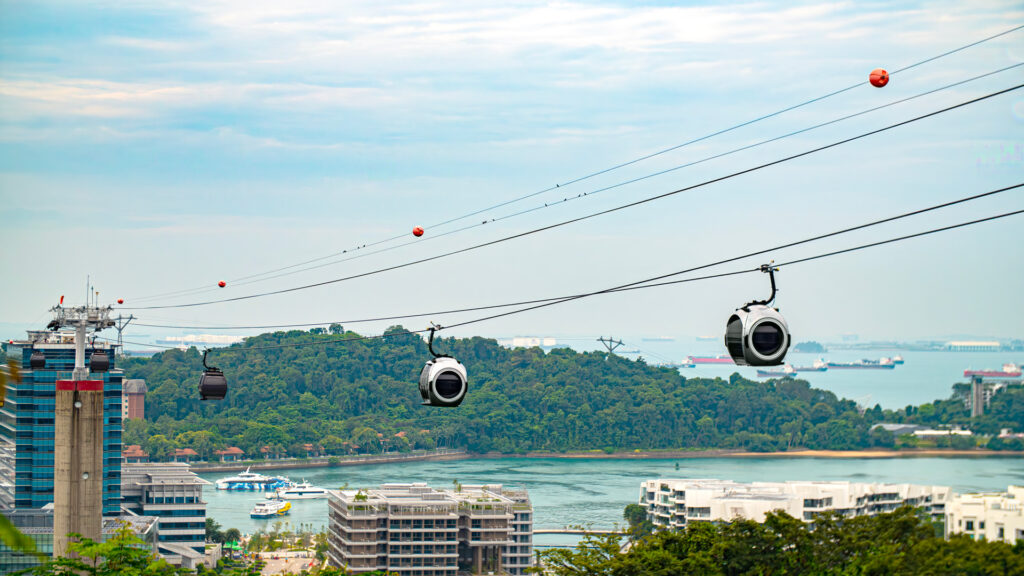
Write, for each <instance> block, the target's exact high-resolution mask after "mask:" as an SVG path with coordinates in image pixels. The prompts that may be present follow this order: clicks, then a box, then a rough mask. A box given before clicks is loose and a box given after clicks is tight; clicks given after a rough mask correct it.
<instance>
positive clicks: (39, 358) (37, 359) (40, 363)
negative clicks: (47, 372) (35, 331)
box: [28, 350, 46, 370]
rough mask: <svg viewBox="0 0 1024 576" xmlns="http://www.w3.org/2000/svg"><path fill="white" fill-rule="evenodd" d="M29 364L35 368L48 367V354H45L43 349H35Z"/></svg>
mask: <svg viewBox="0 0 1024 576" xmlns="http://www.w3.org/2000/svg"><path fill="white" fill-rule="evenodd" d="M28 365H29V367H30V368H32V369H33V370H42V369H43V368H46V354H43V351H42V350H33V351H32V356H30V357H29V359H28Z"/></svg>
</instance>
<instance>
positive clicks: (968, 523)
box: [964, 520, 974, 532]
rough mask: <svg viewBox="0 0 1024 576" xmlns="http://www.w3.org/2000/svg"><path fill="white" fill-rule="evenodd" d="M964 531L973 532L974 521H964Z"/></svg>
mask: <svg viewBox="0 0 1024 576" xmlns="http://www.w3.org/2000/svg"><path fill="white" fill-rule="evenodd" d="M964 530H966V531H968V532H974V520H964Z"/></svg>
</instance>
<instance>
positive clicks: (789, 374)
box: [757, 364, 797, 378]
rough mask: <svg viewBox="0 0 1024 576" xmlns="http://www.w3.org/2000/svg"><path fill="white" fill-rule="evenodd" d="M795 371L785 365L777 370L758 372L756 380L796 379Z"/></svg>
mask: <svg viewBox="0 0 1024 576" xmlns="http://www.w3.org/2000/svg"><path fill="white" fill-rule="evenodd" d="M796 372H797V371H796V369H795V368H793V367H792V366H790V365H789V364H786V365H785V366H783V367H782V368H781V369H777V370H758V371H757V377H758V378H796Z"/></svg>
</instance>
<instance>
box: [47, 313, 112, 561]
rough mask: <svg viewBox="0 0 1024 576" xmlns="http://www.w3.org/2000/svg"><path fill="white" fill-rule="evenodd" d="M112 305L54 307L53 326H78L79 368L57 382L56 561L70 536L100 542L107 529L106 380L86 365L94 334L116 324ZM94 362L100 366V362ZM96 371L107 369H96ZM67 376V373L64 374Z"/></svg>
mask: <svg viewBox="0 0 1024 576" xmlns="http://www.w3.org/2000/svg"><path fill="white" fill-rule="evenodd" d="M110 310H111V309H110V307H105V308H100V307H99V306H90V305H89V304H86V305H85V306H79V307H76V308H65V307H63V306H55V307H53V308H52V309H51V310H50V311H51V312H53V320H52V321H51V322H50V324H49V326H48V328H50V329H51V330H55V331H56V330H60V329H61V328H74V330H75V368H74V370H73V371H72V372H71V379H70V380H62V379H58V380H57V382H56V399H55V414H54V439H53V440H54V441H53V507H54V511H53V557H54V558H58V557H61V556H66V555H67V548H68V534H69V533H76V534H81V535H82V536H83V537H85V538H91V539H92V540H93V541H95V542H100V541H101V539H102V529H103V379H102V378H100V379H99V380H95V379H90V368H89V367H86V364H85V345H86V340H87V338H88V334H89V332H98V331H100V330H103V329H104V328H109V327H111V326H114V322H113V321H112V320H111V319H110ZM93 360H94V362H91V364H97V362H95V360H96V358H95V352H94V358H93ZM93 368H94V370H93V371H102V372H105V371H106V370H107V366H102V367H101V366H98V365H97V366H93ZM65 374H66V373H65Z"/></svg>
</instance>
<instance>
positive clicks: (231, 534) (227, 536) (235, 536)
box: [224, 528, 242, 542]
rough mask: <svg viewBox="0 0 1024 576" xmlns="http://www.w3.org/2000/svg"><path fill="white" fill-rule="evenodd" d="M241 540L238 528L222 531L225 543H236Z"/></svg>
mask: <svg viewBox="0 0 1024 576" xmlns="http://www.w3.org/2000/svg"><path fill="white" fill-rule="evenodd" d="M241 539H242V533H241V532H240V531H239V530H238V528H228V529H227V530H225V531H224V541H225V542H238V541H240V540H241Z"/></svg>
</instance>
